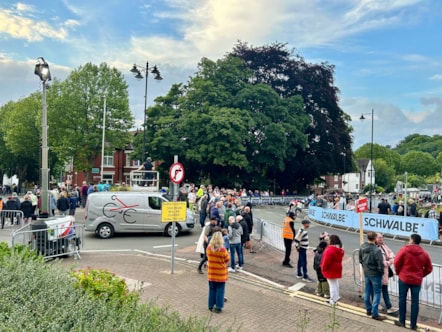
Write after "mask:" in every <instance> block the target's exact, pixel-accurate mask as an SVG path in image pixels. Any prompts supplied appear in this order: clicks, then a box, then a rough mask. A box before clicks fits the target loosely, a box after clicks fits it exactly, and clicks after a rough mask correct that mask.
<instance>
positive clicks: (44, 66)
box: [34, 57, 51, 217]
mask: <svg viewBox="0 0 442 332" xmlns="http://www.w3.org/2000/svg"><path fill="white" fill-rule="evenodd" d="M34 74H35V75H37V76H38V77H40V80H41V82H42V86H43V105H42V107H43V112H42V122H41V123H42V125H41V194H40V195H41V205H40V216H46V217H47V216H49V211H50V210H51V209H50V206H49V188H48V186H49V167H48V152H49V147H48V114H47V112H48V105H47V104H46V89H47V83H46V82H47V81H50V80H51V72H50V70H49V65H48V63H47V62H46V61H45V59H43V58H42V57H40V58H38V59H37V63H36V64H35V70H34Z"/></svg>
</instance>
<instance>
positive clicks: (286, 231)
mask: <svg viewBox="0 0 442 332" xmlns="http://www.w3.org/2000/svg"><path fill="white" fill-rule="evenodd" d="M292 221H293V219H292V218H290V217H285V218H284V222H283V223H282V237H283V238H284V239H290V240H293V239H294V238H295V234H293V230H292V228H291V227H290V222H292Z"/></svg>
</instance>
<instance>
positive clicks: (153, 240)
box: [0, 206, 442, 265]
mask: <svg viewBox="0 0 442 332" xmlns="http://www.w3.org/2000/svg"><path fill="white" fill-rule="evenodd" d="M285 211H286V207H283V206H265V207H254V208H253V216H254V217H257V218H261V219H265V220H268V221H270V222H272V223H276V224H282V221H283V219H284V216H285ZM75 217H76V220H77V221H78V222H80V223H81V222H82V221H83V220H84V211H83V210H82V209H77V212H76V216H75ZM300 225H301V219H300V218H298V219H297V220H296V223H295V228H299V227H300ZM16 228H17V226H15V227H11V226H6V227H5V229H0V241H1V242H7V243H8V244H11V232H12V231H13V230H14V229H16ZM323 231H326V232H328V233H329V234H337V235H338V236H339V237H340V238H341V240H342V242H343V244H344V250H345V254H346V255H347V256H350V255H352V253H353V251H354V250H356V249H358V248H359V246H360V244H359V233H355V232H348V231H345V230H342V229H337V228H330V227H327V226H323V225H321V224H316V223H314V222H313V223H311V226H310V230H309V238H310V246H312V247H315V246H316V245H317V243H318V239H319V235H320V234H321V232H323ZM200 232H201V228H200V226H199V224H198V221H197V224H196V225H195V228H194V230H193V231H192V232H190V233H185V234H182V235H180V236H178V237H176V238H175V248H185V247H189V246H192V245H195V244H196V242H197V241H198V238H199V235H200ZM364 240H365V237H364ZM385 242H386V243H387V245H388V246H389V247H390V248H391V249H392V250H393V251H394V252H397V251H398V250H399V249H400V248H401V247H402V246H403V245H404V244H405V242H404V241H403V240H393V239H389V238H386V239H385ZM422 246H423V247H424V248H425V250H427V251H428V253H429V254H430V256H431V259H432V261H433V263H434V264H439V265H442V255H441V254H440V252H441V249H442V247H441V246H438V245H432V246H430V245H426V244H423V245H422ZM122 249H127V250H133V249H137V250H143V251H148V252H152V253H160V254H165V255H169V254H171V252H172V238H170V237H165V236H163V235H162V234H159V233H158V234H116V235H115V236H114V237H113V238H110V239H106V240H103V239H99V238H97V237H95V235H94V234H93V233H89V232H85V234H84V239H83V249H82V250H122ZM195 257H196V258H197V257H199V254H197V253H195Z"/></svg>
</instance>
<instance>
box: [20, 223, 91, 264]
mask: <svg viewBox="0 0 442 332" xmlns="http://www.w3.org/2000/svg"><path fill="white" fill-rule="evenodd" d="M73 219H74V218H73V217H72V216H66V217H63V218H56V219H47V220H45V219H40V220H36V221H32V222H31V223H30V224H27V225H25V226H23V227H21V228H19V229H17V230H15V231H14V232H13V233H12V246H14V245H15V244H21V245H24V246H28V247H29V248H30V249H31V250H36V251H37V252H38V253H39V254H41V255H43V256H44V257H45V258H47V259H49V258H55V257H66V256H74V258H75V259H77V258H81V256H80V250H81V249H83V245H84V241H83V240H84V225H79V224H76V223H75V222H74V220H73Z"/></svg>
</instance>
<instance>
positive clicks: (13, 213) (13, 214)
mask: <svg viewBox="0 0 442 332" xmlns="http://www.w3.org/2000/svg"><path fill="white" fill-rule="evenodd" d="M23 217H24V215H23V211H21V210H1V211H0V219H1V223H2V229H3V228H5V224H7V223H9V224H11V225H14V224H15V225H20V224H21V223H22V222H23Z"/></svg>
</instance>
